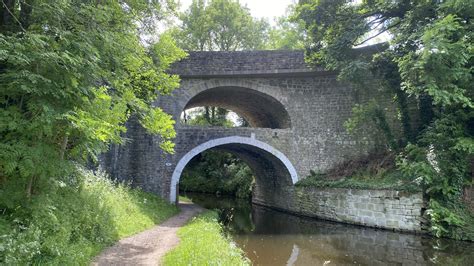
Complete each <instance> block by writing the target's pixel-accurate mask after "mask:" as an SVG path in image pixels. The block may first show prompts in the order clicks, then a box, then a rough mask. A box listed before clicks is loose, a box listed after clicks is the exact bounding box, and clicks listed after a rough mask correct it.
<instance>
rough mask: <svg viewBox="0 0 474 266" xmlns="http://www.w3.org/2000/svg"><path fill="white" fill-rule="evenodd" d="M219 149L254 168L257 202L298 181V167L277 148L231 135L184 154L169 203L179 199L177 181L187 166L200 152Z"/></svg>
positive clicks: (175, 174) (174, 180) (171, 190)
mask: <svg viewBox="0 0 474 266" xmlns="http://www.w3.org/2000/svg"><path fill="white" fill-rule="evenodd" d="M210 149H219V150H223V151H226V152H229V153H232V154H235V155H237V156H238V157H239V158H241V159H242V160H243V161H245V162H246V163H247V164H248V166H249V167H250V168H251V169H252V171H253V173H254V175H255V188H254V192H253V197H254V200H255V201H262V202H264V201H266V198H267V197H273V196H274V195H275V193H276V194H278V193H277V192H278V191H279V190H281V189H285V188H286V187H288V186H292V185H293V184H294V183H296V182H297V181H298V175H297V172H296V169H295V168H294V166H293V164H292V163H291V162H290V160H289V159H288V158H287V157H286V156H285V155H284V154H283V153H281V152H280V151H278V150H277V149H276V148H274V147H272V146H271V145H269V144H267V143H264V142H262V141H259V140H256V139H254V138H248V137H240V136H231V137H224V138H218V139H213V140H209V141H207V142H205V143H202V144H200V145H198V146H196V147H194V148H192V149H191V150H190V151H189V152H187V153H186V154H185V155H184V156H182V157H181V159H180V160H179V162H178V164H177V165H176V168H175V169H174V171H173V174H172V178H171V185H170V197H169V200H170V202H176V199H177V193H178V190H179V188H178V184H179V180H180V178H181V175H182V173H183V170H184V168H185V167H186V165H187V164H188V163H189V162H190V161H191V160H192V159H193V158H194V157H195V156H197V155H198V154H200V153H202V152H204V151H207V150H210Z"/></svg>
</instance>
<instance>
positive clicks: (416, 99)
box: [297, 0, 474, 238]
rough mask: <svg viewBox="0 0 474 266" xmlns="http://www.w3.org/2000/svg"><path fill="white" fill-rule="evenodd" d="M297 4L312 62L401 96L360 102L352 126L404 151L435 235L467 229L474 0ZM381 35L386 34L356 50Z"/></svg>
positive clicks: (473, 134) (403, 161) (473, 133)
mask: <svg viewBox="0 0 474 266" xmlns="http://www.w3.org/2000/svg"><path fill="white" fill-rule="evenodd" d="M297 13H298V15H297V19H298V20H299V22H301V21H303V23H304V26H305V28H306V30H307V33H308V38H309V39H310V40H309V43H308V62H310V63H312V64H322V65H324V66H325V67H326V68H328V69H331V70H337V71H339V78H340V79H341V80H345V81H349V82H351V83H352V84H354V85H355V86H356V87H357V88H358V89H359V90H360V92H363V91H367V90H378V91H379V93H381V92H384V93H388V94H390V95H392V96H393V99H394V103H395V104H396V107H397V111H396V112H388V111H387V110H388V109H389V108H386V107H387V106H384V105H383V104H382V103H380V102H378V101H377V99H373V100H372V101H370V102H369V103H368V104H359V105H357V106H355V107H354V116H353V118H352V119H351V120H349V121H348V122H347V124H346V125H347V127H348V129H349V130H350V131H352V132H355V131H357V130H362V131H363V132H364V133H365V134H370V132H372V133H375V134H374V138H375V137H376V135H381V136H383V137H384V139H383V142H384V143H385V146H386V149H388V150H390V151H392V152H394V153H396V154H398V156H397V160H396V161H397V166H398V169H399V171H401V172H402V173H403V174H404V175H405V176H406V177H407V178H410V179H411V180H413V181H414V182H416V183H417V184H419V186H420V187H421V188H422V189H423V191H424V193H425V194H426V196H427V197H428V198H429V206H428V210H427V214H428V215H429V217H430V221H431V227H430V228H431V232H432V233H433V234H434V235H436V236H451V237H455V238H467V237H466V234H464V235H463V233H462V231H465V232H468V231H473V230H472V228H473V226H474V225H473V224H472V222H470V221H472V214H469V213H467V212H466V211H463V210H464V208H463V207H462V205H463V204H462V202H461V196H462V189H463V186H464V185H466V184H469V183H471V182H472V169H470V165H471V164H472V162H473V160H474V126H473V125H474V124H473V123H474V101H473V97H474V90H473V87H472V84H474V80H473V76H472V67H473V60H474V56H473V55H474V53H473V51H474V46H473V43H474V41H473V38H474V35H473V29H474V26H473V16H474V2H472V1H458V0H448V1H404V0H403V1H379V0H365V1H360V2H357V3H355V2H353V1H349V0H337V1H332V0H331V1H329V0H325V1H320V0H302V1H300V2H299V5H298V7H297ZM382 34H388V36H390V37H389V38H387V39H388V42H387V43H385V44H381V45H378V46H375V47H370V48H366V49H365V52H362V53H361V52H355V51H354V47H357V46H360V45H367V44H370V42H371V41H373V40H375V39H377V38H378V37H379V36H381V35H382ZM374 79H376V80H378V81H379V82H377V83H376V82H367V81H370V80H374ZM390 121H397V123H396V124H395V125H393V124H392V123H391V122H390ZM368 126H371V130H367V128H368ZM397 128H401V129H402V132H401V134H399V133H398V132H397V130H396V129H397Z"/></svg>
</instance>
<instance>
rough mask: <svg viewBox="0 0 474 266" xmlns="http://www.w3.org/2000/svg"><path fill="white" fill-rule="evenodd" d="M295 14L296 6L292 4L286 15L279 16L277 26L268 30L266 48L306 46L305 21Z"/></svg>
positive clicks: (292, 48) (293, 48) (294, 48)
mask: <svg viewBox="0 0 474 266" xmlns="http://www.w3.org/2000/svg"><path fill="white" fill-rule="evenodd" d="M294 15H295V6H294V5H290V6H289V7H288V8H287V10H286V14H285V15H284V16H281V17H279V18H277V20H276V26H273V27H271V29H270V30H269V31H268V40H267V42H266V47H265V48H266V49H270V50H278V49H284V50H298V49H301V50H302V49H304V48H305V39H306V32H305V29H304V23H303V22H302V21H300V20H298V19H297V18H295V17H294Z"/></svg>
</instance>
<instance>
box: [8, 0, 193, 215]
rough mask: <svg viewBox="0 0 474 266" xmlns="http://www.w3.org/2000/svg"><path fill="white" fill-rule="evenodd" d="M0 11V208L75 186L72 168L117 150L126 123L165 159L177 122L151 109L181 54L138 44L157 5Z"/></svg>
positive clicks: (63, 1)
mask: <svg viewBox="0 0 474 266" xmlns="http://www.w3.org/2000/svg"><path fill="white" fill-rule="evenodd" d="M170 3H171V1H170ZM0 8H1V9H0V14H1V16H2V17H1V20H0V87H1V88H2V89H1V90H0V106H1V109H0V186H1V187H0V188H1V189H2V190H3V191H2V193H0V204H1V205H2V207H6V208H7V209H8V208H15V207H16V206H17V205H15V204H17V203H18V201H17V203H15V200H19V201H20V202H21V199H23V198H24V197H25V196H26V197H27V198H30V197H31V196H32V195H33V194H34V193H39V190H38V189H39V187H40V186H41V185H48V186H53V185H54V184H57V183H56V182H55V181H54V180H61V182H66V184H67V183H69V182H73V181H71V180H69V178H70V177H71V173H72V172H73V171H74V169H75V165H76V164H84V163H85V162H87V161H88V160H90V159H91V158H92V159H93V160H94V159H95V158H96V157H97V155H98V154H100V153H101V152H103V151H105V150H106V149H107V147H108V145H109V144H110V143H123V141H124V140H123V139H122V137H121V134H122V133H123V132H125V130H126V128H125V126H124V124H125V122H126V121H127V120H128V119H129V118H130V117H131V116H135V117H136V118H137V119H138V121H139V122H140V123H141V124H142V125H143V126H144V127H145V128H146V129H147V130H148V132H149V133H152V134H158V135H160V136H161V139H162V142H161V146H162V148H163V149H164V150H165V151H168V152H172V149H173V144H172V142H171V141H170V140H171V139H172V138H173V137H174V134H175V133H174V129H173V123H174V122H173V120H172V118H171V116H170V115H168V114H166V113H164V112H163V111H162V110H161V109H159V108H155V107H152V105H151V103H152V102H153V101H154V100H155V99H156V97H158V95H159V94H168V93H170V92H171V91H172V90H173V89H174V88H176V87H178V85H179V79H178V77H177V76H173V75H168V74H167V73H165V70H166V69H167V68H168V67H169V65H170V64H171V63H172V62H173V61H175V60H177V59H179V58H181V57H183V55H184V52H182V51H181V50H179V49H178V48H177V47H176V46H175V45H174V43H173V41H172V39H171V38H169V37H166V36H165V37H163V38H161V39H160V41H159V42H157V43H154V44H150V45H149V46H144V45H143V44H142V43H141V37H140V33H141V32H143V31H147V30H151V29H152V27H151V26H150V25H149V24H150V23H153V22H154V21H156V20H157V19H159V18H161V17H163V16H165V15H166V12H167V10H168V9H167V6H166V5H165V4H163V2H162V1H158V0H153V1H142V0H127V1H98V0H89V1H79V0H59V1H34V0H22V1H5V0H4V1H2V5H1V7H0ZM8 187H10V188H12V187H16V188H18V189H20V188H21V189H23V187H26V193H24V194H21V193H20V194H19V193H17V192H18V191H13V192H12V193H6V192H5V191H7V188H8ZM12 195H15V197H11V196H12ZM18 195H21V196H18Z"/></svg>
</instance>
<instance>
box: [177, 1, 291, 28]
mask: <svg viewBox="0 0 474 266" xmlns="http://www.w3.org/2000/svg"><path fill="white" fill-rule="evenodd" d="M179 1H180V2H181V10H186V9H187V8H188V6H189V5H190V4H191V2H192V0H179ZM295 1H296V0H239V2H240V3H241V4H242V5H244V6H247V7H248V8H249V9H250V13H251V14H252V16H253V17H257V18H267V19H268V22H270V23H271V22H273V19H274V18H275V17H279V16H283V15H284V14H285V11H286V8H287V7H288V6H289V5H290V4H293V3H294V2H295Z"/></svg>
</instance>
